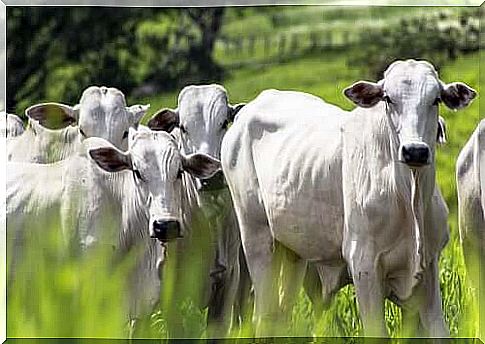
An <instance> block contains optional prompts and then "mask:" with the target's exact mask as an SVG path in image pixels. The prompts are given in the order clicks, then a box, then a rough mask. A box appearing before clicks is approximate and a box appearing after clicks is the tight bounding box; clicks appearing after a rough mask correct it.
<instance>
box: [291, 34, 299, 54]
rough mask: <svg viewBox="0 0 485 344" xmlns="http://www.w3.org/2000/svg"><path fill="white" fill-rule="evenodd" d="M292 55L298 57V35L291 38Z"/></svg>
mask: <svg viewBox="0 0 485 344" xmlns="http://www.w3.org/2000/svg"><path fill="white" fill-rule="evenodd" d="M290 50H291V51H290V55H296V54H297V50H298V34H297V33H294V34H293V35H292V36H291V46H290Z"/></svg>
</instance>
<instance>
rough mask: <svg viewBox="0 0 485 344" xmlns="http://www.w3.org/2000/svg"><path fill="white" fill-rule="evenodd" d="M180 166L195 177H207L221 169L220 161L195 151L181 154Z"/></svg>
mask: <svg viewBox="0 0 485 344" xmlns="http://www.w3.org/2000/svg"><path fill="white" fill-rule="evenodd" d="M182 167H183V169H184V171H187V172H188V173H190V174H191V175H193V176H194V177H196V178H200V179H207V178H210V177H212V176H213V175H214V174H216V172H217V171H219V170H220V169H221V163H220V161H219V160H217V159H215V158H213V157H211V156H209V155H207V154H201V153H195V154H190V155H188V156H182Z"/></svg>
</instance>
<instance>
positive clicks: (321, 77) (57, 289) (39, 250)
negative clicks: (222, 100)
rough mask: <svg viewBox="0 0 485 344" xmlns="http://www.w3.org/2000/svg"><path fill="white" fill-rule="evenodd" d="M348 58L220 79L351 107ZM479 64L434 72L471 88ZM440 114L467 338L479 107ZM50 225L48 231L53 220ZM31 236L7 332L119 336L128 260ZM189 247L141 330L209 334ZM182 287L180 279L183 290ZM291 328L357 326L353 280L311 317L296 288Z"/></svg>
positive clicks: (242, 98) (172, 99)
mask: <svg viewBox="0 0 485 344" xmlns="http://www.w3.org/2000/svg"><path fill="white" fill-rule="evenodd" d="M348 58H349V54H346V53H336V52H333V53H321V54H320V55H319V56H309V57H303V58H299V59H296V60H293V61H288V62H285V63H281V64H276V65H259V66H252V67H244V68H240V69H237V70H232V71H230V74H229V76H228V78H227V79H226V80H225V81H224V86H225V87H226V89H227V90H228V93H229V97H230V100H231V102H232V103H238V102H247V101H250V100H251V99H253V98H254V97H256V96H257V95H258V94H259V93H260V92H261V91H262V90H265V89H268V88H277V89H285V90H300V91H305V92H309V93H312V94H315V95H317V96H320V97H322V98H323V99H325V100H326V101H328V102H330V103H334V104H337V105H339V106H342V107H343V108H345V109H351V108H352V105H351V104H350V102H349V101H347V100H346V99H345V98H344V97H343V95H342V90H343V89H344V88H345V87H346V86H348V85H350V84H351V83H353V82H355V81H357V80H359V79H361V78H363V76H365V71H364V70H360V69H358V68H355V67H353V66H352V65H350V64H349V63H348ZM477 71H478V54H474V55H469V56H465V57H460V58H459V59H457V60H456V61H453V62H449V63H448V64H446V66H445V67H444V68H443V69H442V71H441V78H442V80H444V81H445V82H452V81H464V82H466V83H468V84H469V85H470V86H472V87H474V88H475V89H478V88H479V87H478V84H479V80H478V72H477ZM137 101H146V102H149V103H151V105H152V106H151V109H150V113H149V114H147V116H146V117H145V121H146V120H147V119H148V118H149V117H150V115H151V114H153V113H154V112H155V111H156V110H157V109H159V108H162V107H173V106H176V101H177V93H175V92H172V93H166V94H161V95H160V96H158V97H154V98H151V99H137ZM441 114H442V115H443V116H444V117H445V118H446V121H447V127H448V143H447V144H446V145H445V146H443V147H441V148H440V149H439V153H438V157H437V170H438V172H437V177H438V183H439V185H440V187H441V189H442V191H443V194H444V196H445V198H446V201H447V204H448V206H449V208H450V217H449V224H450V230H451V240H450V243H449V244H448V246H447V247H446V249H445V250H444V253H443V255H442V259H441V261H440V281H441V290H442V294H443V305H444V310H445V315H446V320H447V322H448V324H449V326H450V329H451V332H452V335H453V336H455V337H470V336H475V335H476V333H477V323H478V316H477V312H476V309H475V308H474V306H473V304H474V299H473V290H472V289H471V288H470V286H469V285H468V284H467V278H466V273H465V268H464V265H463V257H462V251H461V247H460V244H459V239H458V227H457V201H456V186H455V178H454V164H455V161H456V156H457V154H458V153H459V150H460V148H461V147H462V146H463V144H464V143H465V141H466V140H467V138H468V137H469V135H470V134H471V132H472V131H473V129H474V128H475V126H476V125H477V123H478V119H479V105H478V102H477V101H476V102H474V103H473V104H472V106H470V107H469V108H467V109H465V110H463V111H459V112H453V111H448V110H446V109H444V107H442V108H441ZM200 226H202V227H203V226H204V225H203V224H201V225H200ZM51 227H52V228H54V230H53V233H55V232H56V231H55V228H56V226H55V225H52V226H51ZM45 228H49V227H48V226H47V227H45ZM199 229H200V227H199ZM199 232H200V231H199ZM202 232H203V231H202ZM45 233H48V231H46V232H45ZM53 236H54V235H53ZM54 237H55V236H54ZM37 239H38V240H37V241H34V242H32V243H31V245H29V248H30V249H29V254H28V255H27V257H26V258H27V259H26V261H25V263H24V267H23V268H22V269H21V271H22V273H20V274H19V275H18V276H17V277H16V278H15V280H14V281H9V282H10V283H11V285H9V287H10V288H9V291H8V314H9V316H8V335H9V336H10V337H16V336H22V337H25V336H67V337H69V336H90V337H98V336H111V337H122V336H125V335H126V328H125V324H124V322H123V321H124V320H123V319H124V318H123V300H122V298H120V295H122V294H123V288H124V287H123V286H124V284H123V283H122V281H123V278H125V277H126V266H125V265H126V264H129V262H125V264H124V265H113V264H111V263H110V262H111V260H110V259H111V258H110V257H109V254H108V255H107V253H106V252H103V251H101V252H99V253H97V254H93V255H90V256H89V257H87V258H84V259H82V258H79V257H77V256H75V255H71V254H69V252H63V253H62V254H61V257H63V258H59V254H58V253H55V252H56V250H57V248H58V246H57V245H51V244H49V243H50V242H51V240H52V238H50V237H49V236H47V235H46V236H45V237H41V238H37ZM54 242H55V240H54ZM192 249H193V250H194V251H191V253H190V254H187V256H186V257H185V258H183V259H180V260H179V261H177V259H176V255H175V253H174V252H173V248H171V249H170V251H169V256H168V261H167V266H166V272H165V275H164V280H163V290H162V302H161V304H162V307H161V309H160V310H159V311H157V312H155V314H154V315H153V316H152V318H151V320H150V321H149V324H148V325H147V326H146V327H145V328H144V329H143V330H141V332H140V333H139V336H142V337H153V336H155V337H166V336H167V335H169V333H170V332H171V326H172V325H171V324H173V322H172V321H175V322H177V321H178V322H179V324H178V325H180V326H181V331H182V333H183V334H184V335H185V336H189V337H204V336H206V335H207V333H206V331H205V316H206V312H205V311H203V310H200V309H199V308H198V307H197V299H198V295H196V294H197V292H198V290H199V288H198V286H200V281H201V280H200V278H201V277H200V276H198V274H197V269H198V268H197V264H201V262H202V264H203V262H204V261H207V260H206V259H203V258H202V257H203V255H202V254H203V253H201V252H199V251H198V249H197V246H195V247H192ZM61 251H62V250H61ZM106 255H107V256H106ZM66 257H67V258H66ZM194 263H197V264H194ZM175 281H177V282H175ZM181 285H184V286H185V287H184V288H181V287H180V286H181ZM194 292H195V293H194ZM400 316H401V315H400V311H399V309H398V308H397V307H396V306H394V305H391V303H389V302H388V303H387V304H386V319H387V325H388V328H389V330H390V332H391V334H392V336H398V335H399V334H400ZM250 329H251V326H250V324H246V326H245V327H244V329H243V331H242V332H238V331H234V332H233V333H232V335H234V336H238V335H248V334H250ZM290 331H291V333H292V334H294V335H300V336H309V335H317V336H335V335H343V336H352V335H360V334H362V332H361V324H360V322H359V320H358V312H357V306H356V300H355V295H354V291H353V287H351V286H349V287H346V288H344V289H343V290H342V291H340V292H339V293H338V295H337V297H336V298H335V299H334V301H333V303H332V305H331V306H330V309H329V310H327V311H325V312H324V314H323V315H322V316H321V317H315V315H314V314H313V311H312V309H311V304H310V302H309V300H308V299H307V297H306V296H305V295H304V293H303V292H302V293H301V296H300V298H299V300H298V303H297V305H296V307H295V309H294V311H293V323H292V326H291V329H290Z"/></svg>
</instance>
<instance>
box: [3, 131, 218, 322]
mask: <svg viewBox="0 0 485 344" xmlns="http://www.w3.org/2000/svg"><path fill="white" fill-rule="evenodd" d="M130 131H131V133H130V140H129V141H130V144H129V149H128V151H127V152H122V151H121V150H119V149H117V148H116V147H114V146H113V145H112V144H110V143H109V142H107V141H106V140H103V139H100V138H88V139H86V140H84V141H83V144H82V145H83V148H84V149H85V150H87V151H88V152H89V156H90V157H91V158H92V159H93V160H94V161H95V163H96V164H94V163H92V162H90V158H88V157H87V155H86V154H78V155H75V156H72V157H70V158H68V159H65V160H62V161H60V162H56V163H53V164H32V163H15V162H9V163H8V165H7V171H8V174H7V175H8V180H7V221H8V223H9V234H10V240H16V241H17V242H16V243H15V242H14V243H11V245H15V246H13V247H14V250H13V252H16V253H17V252H19V250H18V249H19V248H21V246H19V244H22V243H23V241H24V238H23V236H24V235H25V234H27V233H28V231H30V230H36V229H38V230H42V229H43V228H42V227H40V228H37V227H35V226H34V227H32V226H30V225H27V226H26V221H27V223H29V224H31V222H29V220H32V221H33V222H34V223H40V224H44V223H46V221H45V217H49V218H52V217H53V216H55V215H57V216H59V217H65V216H66V214H65V213H66V212H67V213H69V215H70V216H72V218H74V219H76V221H81V220H82V219H83V218H88V219H89V220H90V221H94V222H96V221H97V222H100V223H103V224H105V225H106V224H107V223H106V222H111V223H110V226H105V227H103V232H97V233H93V232H92V228H91V227H88V231H87V232H84V233H76V234H77V236H80V237H83V239H84V241H95V242H96V244H97V245H108V246H110V247H111V246H112V247H114V248H115V249H116V251H115V252H118V253H122V254H123V255H124V254H125V253H127V252H128V251H130V250H132V249H133V248H136V247H140V246H141V247H142V248H143V249H142V251H141V254H140V255H135V257H136V261H135V262H134V264H133V270H132V272H131V275H130V281H129V288H128V289H129V292H130V294H129V298H128V301H129V307H130V308H129V314H128V315H129V319H131V320H134V319H136V318H138V317H140V316H141V315H143V314H146V312H147V311H150V310H152V308H153V306H154V305H155V303H156V302H158V300H159V297H160V275H159V265H160V263H161V262H162V259H163V257H164V251H163V247H162V246H161V245H160V243H158V241H156V240H150V239H149V238H150V237H155V233H158V234H157V237H161V236H163V234H165V235H166V236H170V235H173V233H171V232H173V231H175V232H178V229H179V222H180V218H181V210H180V208H181V207H180V204H181V200H180V195H181V194H182V190H181V189H180V188H181V185H182V184H181V178H180V177H181V176H182V175H183V174H184V172H188V173H192V174H195V175H196V176H197V177H199V178H205V177H210V176H212V175H213V174H214V173H215V172H217V171H218V170H219V169H220V164H219V162H218V161H217V160H215V159H213V158H211V157H208V156H206V155H203V154H193V155H190V156H185V155H182V154H181V153H180V152H179V150H178V148H177V143H176V141H175V140H174V139H173V138H172V137H171V136H170V135H169V134H167V133H163V132H152V131H149V130H146V129H145V130H143V131H140V132H135V130H134V129H130ZM96 165H98V166H99V167H101V168H102V169H103V170H105V171H107V172H105V171H103V170H101V169H100V168H99V167H98V166H96ZM74 171H75V172H76V173H74ZM88 180H91V181H92V182H88ZM91 194H96V195H102V198H96V197H94V198H93V197H90V195H91ZM93 200H103V201H104V203H105V204H104V205H105V206H101V207H100V208H99V209H102V210H103V212H100V211H94V212H93V209H98V205H93V204H91V203H90V202H92V201H93ZM108 212H109V213H108ZM42 217H44V218H42ZM106 220H108V221H106ZM108 228H109V229H108Z"/></svg>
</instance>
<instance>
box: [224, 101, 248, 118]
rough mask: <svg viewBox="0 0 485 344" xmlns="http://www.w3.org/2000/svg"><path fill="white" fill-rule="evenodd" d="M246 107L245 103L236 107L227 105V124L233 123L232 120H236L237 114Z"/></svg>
mask: <svg viewBox="0 0 485 344" xmlns="http://www.w3.org/2000/svg"><path fill="white" fill-rule="evenodd" d="M245 105H246V103H239V104H236V105H230V104H229V109H228V113H227V119H228V120H229V122H234V119H235V118H236V115H237V113H238V112H239V111H240V110H241V109H242V108H243V107H244V106H245Z"/></svg>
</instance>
